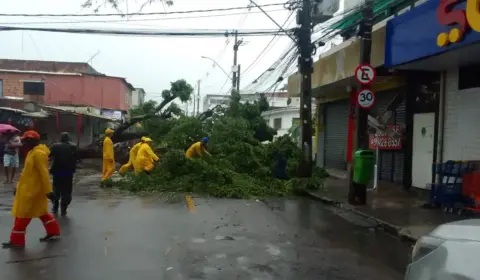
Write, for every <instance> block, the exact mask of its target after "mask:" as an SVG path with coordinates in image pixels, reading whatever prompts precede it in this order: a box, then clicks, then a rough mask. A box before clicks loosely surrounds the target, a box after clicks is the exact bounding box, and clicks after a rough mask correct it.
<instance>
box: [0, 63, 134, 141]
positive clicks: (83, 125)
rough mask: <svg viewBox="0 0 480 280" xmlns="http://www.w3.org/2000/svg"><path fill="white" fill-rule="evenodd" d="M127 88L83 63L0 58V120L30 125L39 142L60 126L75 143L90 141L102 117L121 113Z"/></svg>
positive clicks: (124, 110) (117, 117)
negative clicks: (0, 118) (0, 112)
mask: <svg viewBox="0 0 480 280" xmlns="http://www.w3.org/2000/svg"><path fill="white" fill-rule="evenodd" d="M133 89H134V88H133V87H132V85H130V84H129V83H128V82H127V81H126V80H125V79H124V78H120V77H111V76H106V75H104V74H102V73H99V72H97V71H96V70H95V69H93V68H92V67H91V66H90V65H88V64H87V63H70V62H51V61H31V60H0V107H2V108H3V109H0V111H2V112H3V113H2V119H3V120H2V121H4V123H5V122H6V123H12V124H14V125H16V126H18V127H19V128H20V129H26V128H28V127H35V128H36V129H38V130H39V132H40V133H41V135H42V141H44V142H45V143H51V142H54V141H56V140H57V138H58V134H59V133H60V132H63V131H65V132H69V133H70V134H71V135H72V137H73V140H74V141H76V142H77V143H78V144H79V145H85V144H86V143H92V141H93V139H94V138H95V135H97V136H98V134H99V132H100V131H102V128H103V127H105V125H106V122H112V121H120V120H122V119H124V118H125V114H126V113H127V111H128V109H130V108H131V103H132V91H133ZM12 110H13V111H12ZM27 120H28V121H27Z"/></svg>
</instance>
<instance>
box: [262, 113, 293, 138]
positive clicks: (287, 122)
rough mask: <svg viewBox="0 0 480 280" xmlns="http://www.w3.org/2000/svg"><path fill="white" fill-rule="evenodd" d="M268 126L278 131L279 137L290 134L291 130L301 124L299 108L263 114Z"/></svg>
mask: <svg viewBox="0 0 480 280" xmlns="http://www.w3.org/2000/svg"><path fill="white" fill-rule="evenodd" d="M262 117H263V118H264V119H265V120H266V121H267V123H268V125H269V126H270V127H272V128H274V129H275V130H276V131H277V137H279V136H283V135H286V134H288V131H289V129H290V128H291V127H292V126H293V125H294V124H295V123H299V122H300V108H299V107H284V108H277V109H273V110H268V111H266V112H263V113H262Z"/></svg>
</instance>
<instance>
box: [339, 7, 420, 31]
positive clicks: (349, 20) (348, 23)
mask: <svg viewBox="0 0 480 280" xmlns="http://www.w3.org/2000/svg"><path fill="white" fill-rule="evenodd" d="M411 2H412V1H411V0H410V1H408V0H403V1H402V0H401V1H398V0H374V2H373V14H374V18H378V16H382V15H383V16H384V17H388V16H390V15H388V9H389V8H390V7H391V6H393V5H395V6H398V5H402V4H403V5H404V6H405V7H406V6H408V5H410V4H411ZM362 19H363V14H362V9H361V7H358V8H357V9H355V10H354V11H352V13H351V14H349V15H347V16H345V17H344V18H343V19H341V20H339V21H338V22H335V23H334V24H332V25H331V26H330V29H342V30H345V29H348V28H350V27H352V26H355V25H357V24H358V23H359V22H360V21H361V20H362Z"/></svg>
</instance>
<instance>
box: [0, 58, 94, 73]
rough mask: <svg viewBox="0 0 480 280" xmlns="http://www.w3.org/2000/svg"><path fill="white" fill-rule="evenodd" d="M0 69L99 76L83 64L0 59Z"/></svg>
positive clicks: (86, 64) (91, 68)
mask: <svg viewBox="0 0 480 280" xmlns="http://www.w3.org/2000/svg"><path fill="white" fill-rule="evenodd" d="M0 69H5V70H27V71H45V72H59V73H62V72H67V73H84V74H92V75H101V74H102V73H100V72H98V71H97V70H95V69H94V68H93V67H92V66H90V65H89V64H88V63H85V62H65V61H43V60H19V59H0Z"/></svg>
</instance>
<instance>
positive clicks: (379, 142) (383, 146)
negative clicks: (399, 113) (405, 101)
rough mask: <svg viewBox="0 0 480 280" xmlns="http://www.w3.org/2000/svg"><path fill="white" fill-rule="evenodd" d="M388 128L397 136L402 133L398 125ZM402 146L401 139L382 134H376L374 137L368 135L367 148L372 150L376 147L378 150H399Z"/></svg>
mask: <svg viewBox="0 0 480 280" xmlns="http://www.w3.org/2000/svg"><path fill="white" fill-rule="evenodd" d="M388 128H389V129H391V130H392V131H394V132H397V133H399V134H400V133H402V131H401V129H400V126H398V125H389V126H388ZM402 144H403V143H402V138H401V137H396V138H392V137H390V136H388V135H386V134H385V133H383V132H377V133H375V135H370V141H369V143H368V146H369V148H370V149H372V150H375V149H377V147H378V149H379V150H400V149H402Z"/></svg>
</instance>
